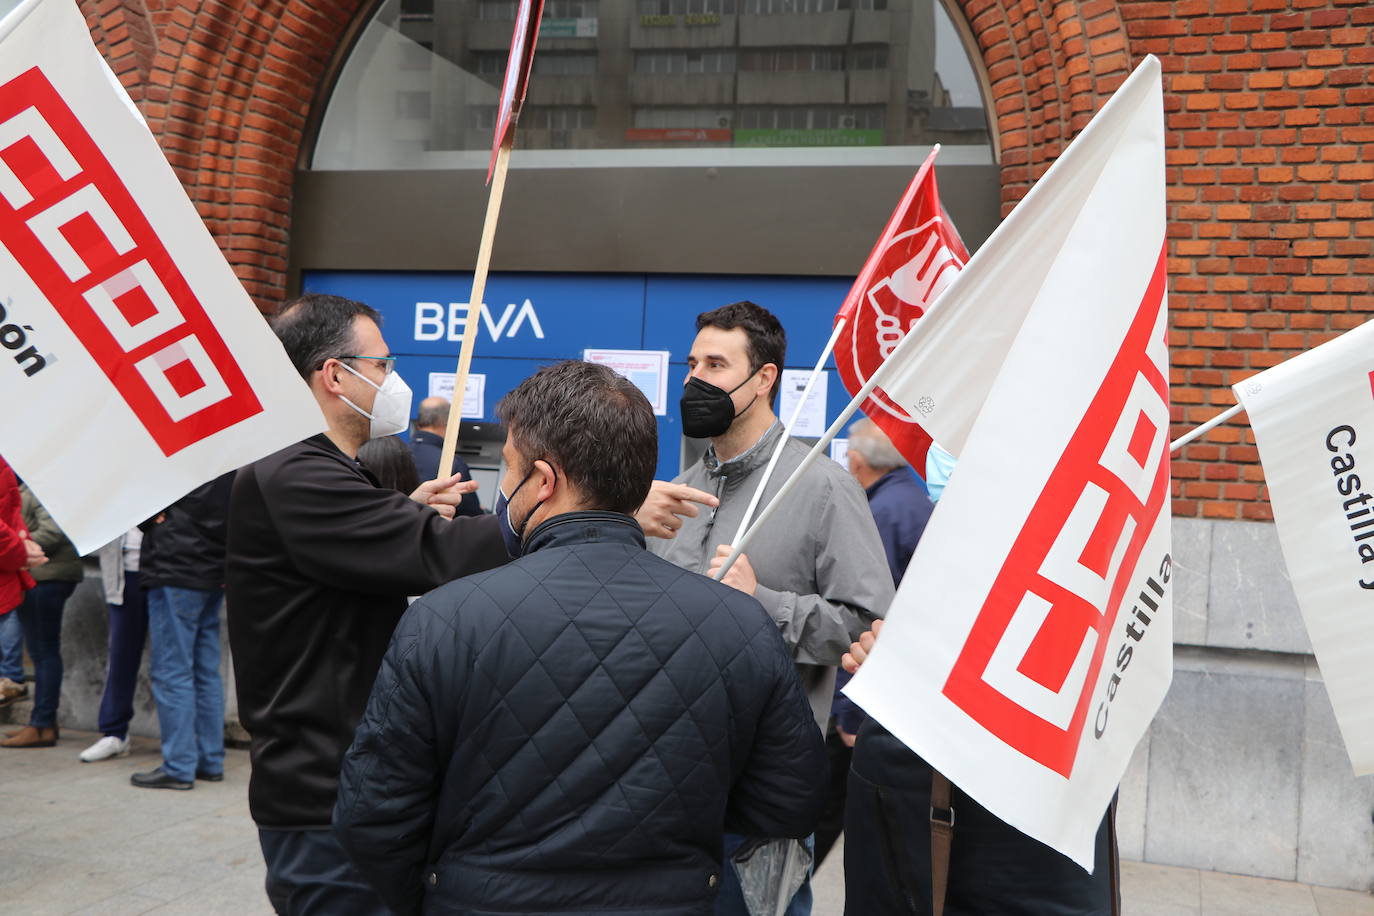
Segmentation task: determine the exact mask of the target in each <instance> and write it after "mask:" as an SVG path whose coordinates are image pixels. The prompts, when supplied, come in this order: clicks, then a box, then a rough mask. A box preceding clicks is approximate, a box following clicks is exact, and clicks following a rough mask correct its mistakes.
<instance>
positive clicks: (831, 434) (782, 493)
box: [716, 322, 921, 581]
mask: <svg viewBox="0 0 1374 916" xmlns="http://www.w3.org/2000/svg"><path fill="white" fill-rule="evenodd" d="M919 329H920V323H919V322H918V323H917V325H916V327H914V328H912V329H911V330H910V331H908V332H907V334H906V336H904V337H903V338H902V342H901V343H899V344H897V347H896V349H894V350H893V351H892V352H891V353H890V354H888V357H887V359H885V360H883V362H882V364H881V365H879V366H878V368H877V369H876V370H874V372H873V375H872V376H870V377H869V379H868V381H867V382H866V383H864V386H863V387H862V388H860V389H859V393H858V394H856V395H854V398H853V399H852V400H851V401H850V402H849V405H848V406H847V407H845V409H844V410H842V411H840V415H839V417H838V418H837V419H836V420H835V422H834V423H831V424H830V428H829V429H827V430H826V431H825V434H824V435H823V436H821V438H820V440H819V441H818V442H817V443H816V444H815V445H813V446H812V447H811V451H809V452H807V453H806V457H805V458H803V459H802V460H801V464H799V465H797V469H796V470H795V471H793V472H792V476H791V477H789V478H787V481H786V482H785V483H784V484H783V485H782V487H781V488H780V489H779V490H778V492H777V493H776V494H775V495H774V496H773V498H772V500H770V501H769V503H768V505H766V506H764V507H763V511H762V512H760V513H759V517H758V518H756V519H754V523H753V524H752V525H750V526H749V530H748V531H746V532H744V535H743V536H742V537H739V538H737V539H736V541H735V544H734V547H733V548H732V549H731V551H730V556H728V557H727V558H726V560H725V563H724V564H722V566H721V567H720V569H719V571H717V573H716V580H717V581H719V580H721V579H724V578H725V574H726V573H728V572H729V571H730V567H731V566H734V565H735V561H736V560H738V559H739V555H740V554H742V553H744V550H745V548H746V547H748V546H749V542H750V541H751V540H753V538H754V535H755V534H757V533H758V530H759V529H760V528H761V527H763V523H764V522H766V521H768V519H769V517H770V516H771V515H772V514H773V513H774V512H775V511H777V508H778V506H780V505H782V501H783V499H784V498H785V497H786V496H787V494H788V493H790V492H792V488H793V487H795V486H796V485H797V481H799V480H801V476H802V474H805V473H806V469H807V468H809V467H811V465H812V464H814V463H815V461H816V458H817V457H819V456H820V454H821V453H822V452H824V451H825V449H826V448H827V447H829V445H830V440H832V439H834V438H835V437H836V436H838V435H839V434H840V430H842V429H844V425H845V424H846V423H848V422H849V418H850V417H852V416H854V412H855V411H856V410H858V409H859V405H860V404H862V403H863V402H864V401H866V400H868V396H869V395H871V394H872V393H873V389H874V388H877V387H878V386H879V385H880V384H882V381H883V379H885V378H886V377H887V374H888V367H889V366H895V365H898V364H899V363H900V362H901V360H900V359H899V357H901V356H902V355H903V353H904V352H905V350H906V348H907V347H911V346H915V344H914V343H913V341H915V340H916V339H917V338H919V337H920V336H921V335H920V334H919V333H918V331H919Z"/></svg>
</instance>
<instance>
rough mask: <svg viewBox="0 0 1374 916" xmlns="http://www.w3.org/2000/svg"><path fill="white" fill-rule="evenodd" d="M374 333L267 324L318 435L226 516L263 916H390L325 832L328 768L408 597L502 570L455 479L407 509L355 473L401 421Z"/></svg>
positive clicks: (393, 380) (421, 492)
mask: <svg viewBox="0 0 1374 916" xmlns="http://www.w3.org/2000/svg"><path fill="white" fill-rule="evenodd" d="M379 321H380V319H379V316H378V314H377V312H376V311H374V310H373V309H371V308H369V307H368V306H366V305H363V304H362V303H360V302H353V301H351V300H348V299H342V298H339V297H337V296H326V295H319V294H308V295H305V296H303V297H301V298H300V299H297V300H295V301H293V302H291V303H288V304H287V305H285V306H283V307H282V309H281V310H280V311H279V312H278V313H277V315H276V317H275V318H274V319H273V321H272V327H273V330H274V331H276V333H277V336H278V338H280V340H281V342H282V345H283V346H284V347H285V349H286V352H287V355H288V356H289V357H290V358H291V361H292V363H293V364H294V365H295V366H296V369H297V371H299V372H300V374H301V377H302V378H304V379H305V381H306V383H307V384H308V385H309V386H310V389H311V391H312V392H314V394H315V398H316V400H317V401H318V402H319V405H320V410H321V412H323V414H324V417H325V420H326V421H327V423H328V429H327V430H326V431H325V432H324V433H322V434H320V435H317V436H312V437H311V438H309V439H306V440H305V441H303V442H298V443H296V444H295V445H291V446H288V447H287V448H284V449H282V450H281V451H279V452H277V453H276V454H274V455H269V456H268V457H266V458H263V459H262V460H260V461H257V462H255V463H254V464H251V465H248V466H247V467H245V468H243V469H241V470H240V471H239V473H238V476H237V478H236V479H235V481H234V488H233V494H232V497H231V500H230V507H229V544H228V551H229V553H228V568H227V608H228V620H229V641H230V645H231V647H232V649H233V657H234V670H235V674H236V681H237V688H238V698H239V713H240V716H241V718H242V721H243V725H244V727H245V728H247V729H248V731H249V733H250V734H252V736H253V746H252V763H253V772H252V776H251V779H250V781H249V787H248V801H249V808H250V810H251V812H252V815H253V819H254V821H255V822H256V823H257V825H258V828H259V839H260V841H261V844H262V850H263V857H264V859H265V860H266V862H267V894H268V897H269V899H270V900H271V902H272V905H273V907H275V908H276V910H277V912H278V913H293V914H295V913H350V914H368V913H386V912H387V909H386V907H385V905H384V904H383V903H382V901H381V899H380V898H378V897H377V896H376V895H375V893H374V892H373V891H372V890H371V889H370V888H368V887H367V885H366V884H365V883H364V882H363V880H362V878H361V877H360V876H359V875H358V874H357V872H356V871H355V870H354V869H353V867H352V865H351V864H349V862H348V860H347V858H346V857H345V855H344V853H343V850H342V849H341V848H340V847H339V845H338V842H337V841H336V840H335V839H334V837H333V834H332V833H331V832H330V829H329V828H330V814H331V812H332V810H333V807H334V799H335V795H336V793H337V791H338V776H339V765H340V761H341V760H342V759H343V755H344V751H345V750H347V748H348V745H349V743H350V742H351V741H352V740H353V731H354V729H355V727H356V726H357V724H358V719H359V718H360V717H361V715H362V713H363V709H364V707H365V706H366V703H367V698H368V693H369V691H370V690H371V689H372V682H373V680H374V679H375V677H376V674H377V669H378V667H379V665H380V664H381V660H382V655H383V654H384V653H385V651H386V647H387V644H388V642H389V641H390V639H391V632H392V630H393V628H394V627H395V626H396V622H397V621H398V620H399V619H400V617H401V614H402V613H403V612H404V611H405V609H406V596H407V595H419V594H423V593H424V592H427V591H429V590H430V589H432V588H434V587H435V586H438V585H442V584H444V583H446V582H448V581H450V580H452V579H456V578H459V577H460V576H465V575H468V574H469V573H474V572H480V571H482V570H486V569H490V568H492V567H495V566H498V565H500V564H502V563H504V562H506V561H507V560H508V559H509V556H508V554H507V553H506V549H505V544H504V542H503V540H502V538H501V534H500V531H499V529H498V527H497V521H496V518H495V516H484V517H479V518H456V519H454V518H453V511H454V507H455V506H456V505H458V504H459V502H461V500H462V497H463V495H464V494H465V493H467V492H470V491H471V490H473V489H475V487H476V485H475V484H473V483H471V482H467V481H464V482H462V483H460V482H459V479H460V478H459V476H457V475H455V476H453V477H450V478H446V479H442V480H432V481H429V482H428V483H424V484H421V485H420V487H419V488H418V489H417V490H416V491H415V492H414V493H412V494H410V496H409V498H407V497H406V496H405V495H404V494H401V493H398V492H396V491H395V490H387V489H382V488H380V487H379V486H377V481H376V479H375V478H374V477H373V476H372V474H371V473H370V472H369V471H367V470H366V469H365V468H364V467H362V466H361V465H360V464H359V463H358V462H357V460H356V456H357V453H358V449H359V447H360V446H362V444H363V443H364V442H366V441H367V440H368V439H369V438H374V437H378V436H388V435H392V434H394V433H398V432H400V431H401V430H402V429H404V428H405V427H406V425H407V424H408V422H409V420H410V389H409V388H408V387H406V384H405V382H404V381H403V380H402V379H401V377H400V376H399V375H397V374H396V373H395V372H392V371H391V369H392V366H393V364H394V359H393V358H392V356H391V355H390V351H389V349H388V348H387V345H386V341H385V340H384V339H383V338H382V333H381V329H380V327H379V326H378V325H379Z"/></svg>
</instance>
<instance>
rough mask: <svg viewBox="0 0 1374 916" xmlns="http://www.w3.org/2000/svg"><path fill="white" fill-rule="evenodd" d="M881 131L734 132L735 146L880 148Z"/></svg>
mask: <svg viewBox="0 0 1374 916" xmlns="http://www.w3.org/2000/svg"><path fill="white" fill-rule="evenodd" d="M882 145H883V132H882V131H881V130H850V129H844V128H829V129H821V130H777V129H771V130H747V129H737V130H736V131H735V146H882Z"/></svg>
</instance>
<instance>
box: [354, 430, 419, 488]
mask: <svg viewBox="0 0 1374 916" xmlns="http://www.w3.org/2000/svg"><path fill="white" fill-rule="evenodd" d="M358 460H359V461H360V462H362V464H363V466H364V467H365V468H367V469H368V470H369V471H371V472H372V473H373V474H375V475H377V482H378V483H379V484H381V486H382V487H383V488H384V489H387V490H399V491H400V492H402V493H404V494H406V495H407V496H409V495H410V494H411V493H414V492H415V488H416V487H418V486H419V485H420V472H419V471H418V470H416V469H415V456H414V455H412V454H411V452H410V447H409V446H407V445H406V444H405V443H404V442H402V441H401V440H400V439H398V438H396V437H395V436H379V437H378V438H376V439H368V440H367V441H366V442H364V443H363V446H362V448H360V449H358Z"/></svg>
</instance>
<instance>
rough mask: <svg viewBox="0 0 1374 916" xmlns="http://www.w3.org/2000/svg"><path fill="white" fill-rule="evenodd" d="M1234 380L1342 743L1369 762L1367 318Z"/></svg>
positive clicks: (1372, 701)
mask: <svg viewBox="0 0 1374 916" xmlns="http://www.w3.org/2000/svg"><path fill="white" fill-rule="evenodd" d="M1233 390H1234V391H1235V393H1236V397H1237V398H1238V399H1239V400H1240V401H1241V403H1242V404H1244V405H1245V409H1246V411H1247V412H1248V413H1249V415H1250V426H1251V427H1252V428H1253V429H1254V431H1255V441H1256V442H1257V443H1258V445H1259V453H1260V461H1261V462H1263V464H1264V480H1265V482H1266V483H1267V484H1268V486H1269V502H1270V503H1271V504H1272V505H1273V507H1274V522H1275V524H1276V525H1277V527H1278V535H1279V544H1280V546H1281V547H1282V548H1283V559H1284V561H1285V562H1286V563H1287V565H1288V576H1289V578H1290V579H1291V580H1292V582H1293V591H1294V592H1296V593H1297V596H1298V605H1299V607H1301V608H1302V616H1303V620H1304V621H1305V622H1306V624H1307V633H1308V635H1309V636H1310V637H1311V638H1312V651H1313V652H1314V653H1315V654H1316V656H1317V664H1318V665H1320V666H1321V672H1322V680H1323V681H1325V682H1326V692H1327V695H1328V696H1330V697H1331V707H1332V709H1333V710H1334V711H1335V713H1336V723H1337V724H1338V725H1339V726H1340V729H1341V735H1342V736H1343V737H1344V738H1345V748H1346V751H1347V752H1348V753H1349V754H1350V761H1351V763H1352V764H1353V765H1354V768H1355V775H1357V776H1365V775H1368V774H1370V773H1374V664H1371V659H1374V322H1367V323H1365V324H1363V325H1361V326H1360V327H1358V328H1356V329H1355V330H1353V331H1349V332H1347V333H1345V334H1342V335H1341V336H1340V337H1337V338H1336V339H1335V340H1332V341H1328V342H1327V343H1324V344H1322V345H1321V346H1320V347H1317V348H1315V349H1313V350H1309V351H1307V352H1306V353H1304V354H1302V355H1301V356H1296V357H1294V358H1293V359H1290V360H1288V361H1287V362H1283V363H1280V364H1279V365H1277V366H1275V367H1273V368H1272V369H1266V370H1265V371H1264V372H1262V373H1260V374H1259V375H1256V376H1254V377H1252V378H1249V379H1247V380H1246V381H1244V382H1241V383H1240V384H1238V385H1235V386H1233Z"/></svg>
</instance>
